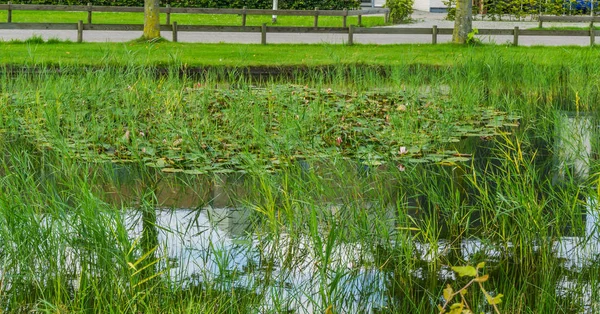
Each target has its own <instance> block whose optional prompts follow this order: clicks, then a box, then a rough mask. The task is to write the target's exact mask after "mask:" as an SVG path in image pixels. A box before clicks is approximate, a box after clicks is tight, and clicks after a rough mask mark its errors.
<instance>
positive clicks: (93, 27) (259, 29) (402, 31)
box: [0, 21, 600, 46]
mask: <svg viewBox="0 0 600 314" xmlns="http://www.w3.org/2000/svg"><path fill="white" fill-rule="evenodd" d="M0 29H28V30H29V29H30V30H74V31H77V42H82V41H83V32H84V31H139V32H142V31H143V29H144V25H142V24H84V23H83V21H79V22H78V23H0ZM160 30H161V31H170V32H172V40H173V41H175V42H176V41H177V40H178V33H180V32H228V33H238V32H243V33H260V34H261V43H262V44H267V34H269V33H313V34H346V35H347V36H348V40H347V44H348V45H352V44H354V36H355V35H357V34H381V35H431V43H432V44H437V42H438V36H439V35H452V31H453V29H452V28H438V27H437V26H433V27H432V28H377V27H372V28H363V27H356V26H354V25H350V26H349V27H292V26H267V24H263V25H262V26H207V25H179V24H177V22H173V23H171V25H161V26H160ZM598 34H600V31H596V30H594V29H589V30H521V29H519V28H518V27H515V28H513V29H478V36H487V35H493V36H497V35H504V36H513V45H515V46H517V45H519V36H567V37H573V36H578V37H589V38H590V45H594V43H595V37H596V36H598Z"/></svg>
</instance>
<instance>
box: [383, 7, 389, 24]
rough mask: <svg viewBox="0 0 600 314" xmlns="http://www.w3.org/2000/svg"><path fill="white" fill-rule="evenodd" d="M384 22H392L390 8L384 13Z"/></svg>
mask: <svg viewBox="0 0 600 314" xmlns="http://www.w3.org/2000/svg"><path fill="white" fill-rule="evenodd" d="M383 22H384V23H385V24H387V23H389V22H390V10H389V9H388V10H387V12H385V14H384V15H383Z"/></svg>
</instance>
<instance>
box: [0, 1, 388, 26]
mask: <svg viewBox="0 0 600 314" xmlns="http://www.w3.org/2000/svg"><path fill="white" fill-rule="evenodd" d="M0 10H3V11H4V10H5V11H7V21H6V22H7V23H12V15H13V11H70V12H87V13H88V15H87V24H92V12H142V13H143V12H144V8H143V7H114V6H93V5H92V4H91V3H88V5H36V4H11V3H10V2H9V3H8V4H0ZM160 12H161V13H163V14H165V15H166V24H167V25H170V24H171V14H172V13H187V14H229V15H240V16H241V17H242V26H246V17H247V16H248V15H281V16H312V17H314V24H313V25H314V27H318V26H319V16H339V17H341V18H342V27H347V18H348V16H357V17H358V25H361V23H362V16H363V15H375V14H382V15H383V16H384V19H385V23H386V24H387V23H388V21H389V16H390V9H387V8H378V9H361V10H347V9H344V10H319V8H315V9H314V10H268V9H247V8H246V7H244V8H242V9H213V8H171V7H170V6H168V5H167V6H166V7H161V8H160Z"/></svg>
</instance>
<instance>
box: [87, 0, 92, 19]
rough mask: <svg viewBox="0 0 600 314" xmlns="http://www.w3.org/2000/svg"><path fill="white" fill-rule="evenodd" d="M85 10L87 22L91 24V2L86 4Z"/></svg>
mask: <svg viewBox="0 0 600 314" xmlns="http://www.w3.org/2000/svg"><path fill="white" fill-rule="evenodd" d="M87 12H88V18H87V23H88V24H92V3H91V2H88V4H87Z"/></svg>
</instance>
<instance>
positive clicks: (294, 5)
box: [0, 0, 360, 10]
mask: <svg viewBox="0 0 600 314" xmlns="http://www.w3.org/2000/svg"><path fill="white" fill-rule="evenodd" d="M6 2H7V1H6V0H0V3H6ZM11 3H15V4H17V3H18V4H61V5H86V4H88V3H91V4H92V5H105V6H131V7H137V6H144V0H23V1H18V0H16V1H15V0H13V1H11ZM160 4H161V5H166V4H169V5H170V6H172V7H189V8H240V9H241V8H242V7H244V6H246V7H248V8H249V9H271V8H273V1H272V0H162V1H161V2H160ZM315 7H318V8H319V9H323V10H341V9H357V8H359V7H360V0H279V9H283V10H285V9H290V10H312V9H314V8H315Z"/></svg>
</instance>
